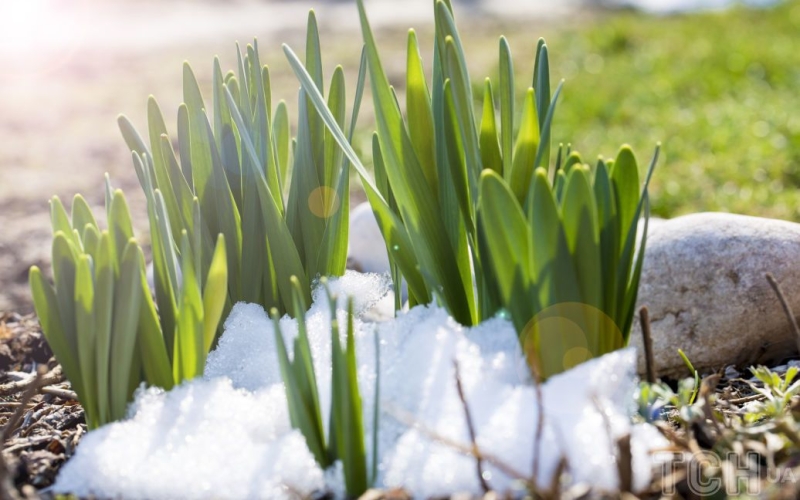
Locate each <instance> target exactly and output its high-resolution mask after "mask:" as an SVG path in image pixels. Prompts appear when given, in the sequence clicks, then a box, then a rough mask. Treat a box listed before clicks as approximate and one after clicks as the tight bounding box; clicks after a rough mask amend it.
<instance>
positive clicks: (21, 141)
mask: <svg viewBox="0 0 800 500" xmlns="http://www.w3.org/2000/svg"><path fill="white" fill-rule="evenodd" d="M575 1H576V0H567V1H565V2H558V3H556V2H548V1H546V0H510V1H509V0H503V2H495V1H493V0H472V1H468V0H464V1H462V2H461V5H459V2H458V1H456V14H457V16H458V17H459V23H460V26H461V29H462V37H463V38H464V39H465V44H466V45H468V46H472V47H473V48H474V50H471V51H470V52H471V53H470V56H471V59H475V60H478V61H479V63H478V65H479V66H480V67H486V68H487V69H486V71H491V70H492V69H493V64H494V63H493V60H495V58H496V55H495V53H496V49H492V48H490V46H488V45H487V44H486V43H485V42H486V40H489V38H488V37H489V36H491V39H492V40H496V37H497V36H498V35H499V34H500V33H503V32H508V31H510V32H512V33H516V34H518V36H519V37H521V38H522V37H524V40H526V41H525V42H523V43H518V44H517V45H516V46H517V47H520V48H519V49H517V50H519V51H520V52H521V51H522V50H523V49H524V50H529V49H530V48H531V47H533V46H535V39H536V37H538V35H539V33H538V31H531V29H530V28H531V25H532V24H539V25H541V24H545V23H546V22H547V21H549V20H551V19H554V18H558V17H560V16H563V15H566V14H567V13H569V12H571V11H572V9H573V8H574V4H575ZM26 2H33V3H30V4H27V5H30V6H31V7H30V8H28V10H27V11H26V10H20V11H18V12H17V11H15V10H13V9H14V7H8V5H11V3H10V2H9V3H8V4H5V3H4V4H3V5H0V14H6V17H5V18H4V19H5V23H6V24H5V25H3V26H0V28H4V30H5V31H3V30H0V31H2V32H3V33H4V35H2V36H0V68H2V71H0V228H2V230H0V312H3V311H8V312H11V311H15V312H21V313H26V312H30V311H31V310H32V308H31V304H30V297H29V292H28V285H27V273H28V269H29V267H30V266H31V265H33V264H36V265H39V266H40V267H43V268H45V269H46V273H47V274H48V275H49V270H47V268H48V267H49V266H48V263H49V260H50V258H49V254H50V225H49V212H48V210H49V208H48V199H49V198H50V197H51V196H53V195H58V196H59V197H61V199H62V200H63V201H64V202H65V204H67V205H69V202H70V200H71V198H72V196H73V195H74V194H75V193H82V194H83V195H84V196H85V197H86V198H87V199H88V201H89V202H90V203H91V204H92V205H93V207H94V208H95V209H96V212H97V213H98V214H99V213H101V212H102V203H103V188H102V186H103V174H104V173H105V172H108V173H109V174H110V176H111V179H112V183H113V184H114V186H115V187H120V188H122V189H123V190H124V191H125V193H126V195H127V197H128V200H129V203H130V204H131V208H132V211H133V213H134V218H135V220H136V221H137V222H138V224H139V227H138V228H137V229H138V231H139V232H138V234H139V235H140V236H142V237H143V238H142V239H143V240H144V239H145V237H146V216H145V209H144V203H143V199H142V198H143V197H142V196H141V194H140V193H139V187H138V183H137V181H136V177H135V175H134V172H133V168H132V165H131V160H130V156H129V152H128V151H127V149H126V148H125V146H124V143H123V141H122V139H121V138H120V136H119V132H118V130H117V126H116V117H117V115H118V114H119V113H125V114H126V115H128V116H129V118H131V120H132V121H133V122H134V124H136V125H137V127H139V128H140V129H142V130H144V127H145V124H146V122H145V105H146V100H147V96H148V95H149V94H151V93H152V94H154V95H156V97H157V98H158V100H159V103H160V104H161V107H162V110H163V111H164V113H165V115H166V119H167V125H168V127H170V130H173V131H174V128H173V127H174V123H175V114H176V111H177V108H178V105H179V104H180V102H181V64H182V62H183V61H184V60H189V61H190V62H192V63H193V68H194V70H195V72H196V74H197V77H198V79H199V80H200V84H201V86H202V87H203V89H204V90H206V91H207V90H208V89H209V87H210V83H211V61H212V58H213V56H214V55H215V54H220V56H221V61H222V66H223V68H232V67H235V54H234V46H233V42H234V41H235V40H240V41H245V42H246V41H249V40H251V39H252V37H254V36H257V37H258V39H259V44H260V48H261V55H262V60H263V62H264V63H267V64H269V65H270V67H271V69H272V76H273V81H274V83H273V87H274V89H275V92H274V93H275V94H277V97H278V98H284V99H286V100H287V101H288V102H289V103H290V104H291V103H293V101H294V100H295V99H296V97H295V96H296V89H297V83H296V82H295V80H294V77H293V76H292V75H291V74H290V72H289V70H288V68H287V65H286V63H285V61H284V57H283V54H282V52H281V50H280V48H279V45H278V42H284V41H285V42H287V43H289V44H290V45H292V46H293V47H295V49H296V50H297V49H301V48H302V47H303V45H304V32H305V23H306V14H307V11H308V9H309V8H311V7H312V6H313V7H315V10H316V13H317V18H318V20H319V25H320V29H321V31H322V33H323V43H324V45H323V48H324V52H325V60H326V61H328V64H331V63H336V64H338V63H342V64H343V65H344V66H345V70H346V71H348V73H347V74H355V65H356V64H357V58H358V54H359V52H360V46H361V41H360V34H359V33H358V16H357V11H356V8H355V2H354V1H352V2H351V1H349V0H348V1H338V2H330V1H328V2H321V1H317V2H310V1H286V2H264V1H256V0H239V1H236V0H229V1H219V2H188V1H185V0H184V1H178V2H156V1H141V2H131V3H128V2H99V1H98V0H75V1H72V2H69V1H64V0H26ZM15 4H17V2H15ZM467 4H469V5H467ZM547 4H551V6H547ZM552 4H557V5H558V6H557V7H552ZM366 5H367V10H368V11H369V15H370V19H371V22H372V23H373V27H375V28H376V29H377V30H378V31H379V33H378V35H379V43H382V42H383V41H384V39H385V40H386V41H387V42H389V41H390V42H392V43H382V47H381V48H382V50H384V49H386V50H385V52H386V56H387V57H386V60H387V71H388V72H389V76H390V78H392V79H393V81H394V80H395V79H397V80H399V81H402V71H403V64H404V61H405V54H404V51H405V44H404V43H402V42H403V41H404V38H405V35H404V33H405V31H406V29H407V28H408V27H410V26H415V27H417V28H420V40H421V41H422V42H423V43H425V44H426V45H427V44H428V43H429V40H430V39H429V38H427V39H426V38H425V37H426V36H429V35H426V30H429V28H430V26H431V25H432V21H431V20H432V16H431V10H432V8H431V5H432V1H431V0H406V1H404V2H397V1H395V0H375V1H370V0H367V2H366ZM399 5H402V8H400V7H399ZM498 6H502V7H503V8H504V9H508V10H507V11H506V13H499V12H498V8H499V7H498ZM545 7H546V8H545ZM9 8H11V9H12V10H10V11H8V9H9ZM3 9H6V11H8V12H5V11H3ZM36 9H38V10H36ZM512 13H513V18H511V19H510V18H509V17H508V16H509V15H511V14H512ZM9 15H10V16H11V17H8V16H9ZM15 15H17V18H16V19H15V18H14V16H15ZM0 17H3V16H0ZM1 24H2V22H0V25H1ZM506 27H510V28H509V29H508V30H506ZM9 30H10V31H9ZM387 32H391V35H392V36H391V37H388V36H385V37H384V35H385V34H386V33H387ZM512 38H513V35H512ZM492 45H494V42H493V43H492ZM512 45H513V44H512ZM468 50H469V49H468ZM473 52H474V53H475V57H473ZM426 55H427V54H426ZM525 57H527V54H526V55H525ZM481 61H483V62H481ZM332 69H333V65H332V64H331V65H330V67H329V68H328V67H326V71H327V72H328V74H330V71H332ZM400 85H402V84H400ZM293 109H294V106H291V105H290V110H293ZM365 120H367V121H368V120H369V116H365Z"/></svg>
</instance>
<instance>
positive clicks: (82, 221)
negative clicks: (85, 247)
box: [72, 194, 97, 234]
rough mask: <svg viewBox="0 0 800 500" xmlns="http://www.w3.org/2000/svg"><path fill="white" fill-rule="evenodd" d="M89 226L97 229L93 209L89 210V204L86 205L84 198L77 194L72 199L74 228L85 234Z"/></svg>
mask: <svg viewBox="0 0 800 500" xmlns="http://www.w3.org/2000/svg"><path fill="white" fill-rule="evenodd" d="M87 225H88V226H92V227H93V228H94V229H97V221H96V220H95V218H94V214H93V213H92V209H91V208H89V204H88V203H86V200H85V199H84V198H83V196H81V195H79V194H76V195H75V197H74V198H72V227H73V228H74V229H77V230H78V232H79V233H81V234H83V232H84V231H85V229H86V226H87Z"/></svg>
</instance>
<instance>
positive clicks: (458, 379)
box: [453, 359, 491, 493]
mask: <svg viewBox="0 0 800 500" xmlns="http://www.w3.org/2000/svg"><path fill="white" fill-rule="evenodd" d="M453 367H454V368H455V377H456V389H457V390H458V398H459V399H460V400H461V406H462V407H463V408H464V417H465V418H466V420H467V430H468V431H469V439H470V441H471V442H472V454H473V455H474V456H475V463H476V466H477V468H478V481H479V482H480V483H481V488H483V492H484V493H488V492H489V491H490V490H491V488H489V485H488V484H487V483H486V478H485V477H483V458H482V457H481V451H480V449H479V448H478V441H477V439H476V436H475V425H474V424H473V422H472V415H471V414H470V412H469V405H468V404H467V398H466V397H465V396H464V388H463V386H462V385H461V374H460V373H459V371H458V361H457V360H455V359H454V360H453Z"/></svg>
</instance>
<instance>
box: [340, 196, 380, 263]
mask: <svg viewBox="0 0 800 500" xmlns="http://www.w3.org/2000/svg"><path fill="white" fill-rule="evenodd" d="M347 267H348V268H349V269H352V270H354V271H358V272H361V273H376V274H385V273H389V272H390V269H389V256H388V255H387V253H386V244H385V243H384V242H383V236H382V235H381V230H380V228H379V227H378V221H376V220H375V215H374V214H373V213H372V207H370V205H369V203H367V202H364V203H361V204H360V205H358V206H357V207H355V208H354V209H352V210H351V211H350V238H349V241H348V248H347Z"/></svg>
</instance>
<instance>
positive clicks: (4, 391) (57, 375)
mask: <svg viewBox="0 0 800 500" xmlns="http://www.w3.org/2000/svg"><path fill="white" fill-rule="evenodd" d="M63 381H64V373H63V371H62V370H61V365H58V366H56V367H55V368H53V369H52V370H51V371H50V372H49V373H47V374H46V375H44V376H40V375H38V373H37V374H36V375H31V376H30V377H28V378H26V379H23V380H15V381H14V382H9V383H7V384H3V385H0V396H10V395H12V394H17V393H19V392H22V391H25V390H27V389H28V388H30V387H31V386H34V385H35V386H36V387H42V386H45V385H53V384H58V383H60V382H63Z"/></svg>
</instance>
